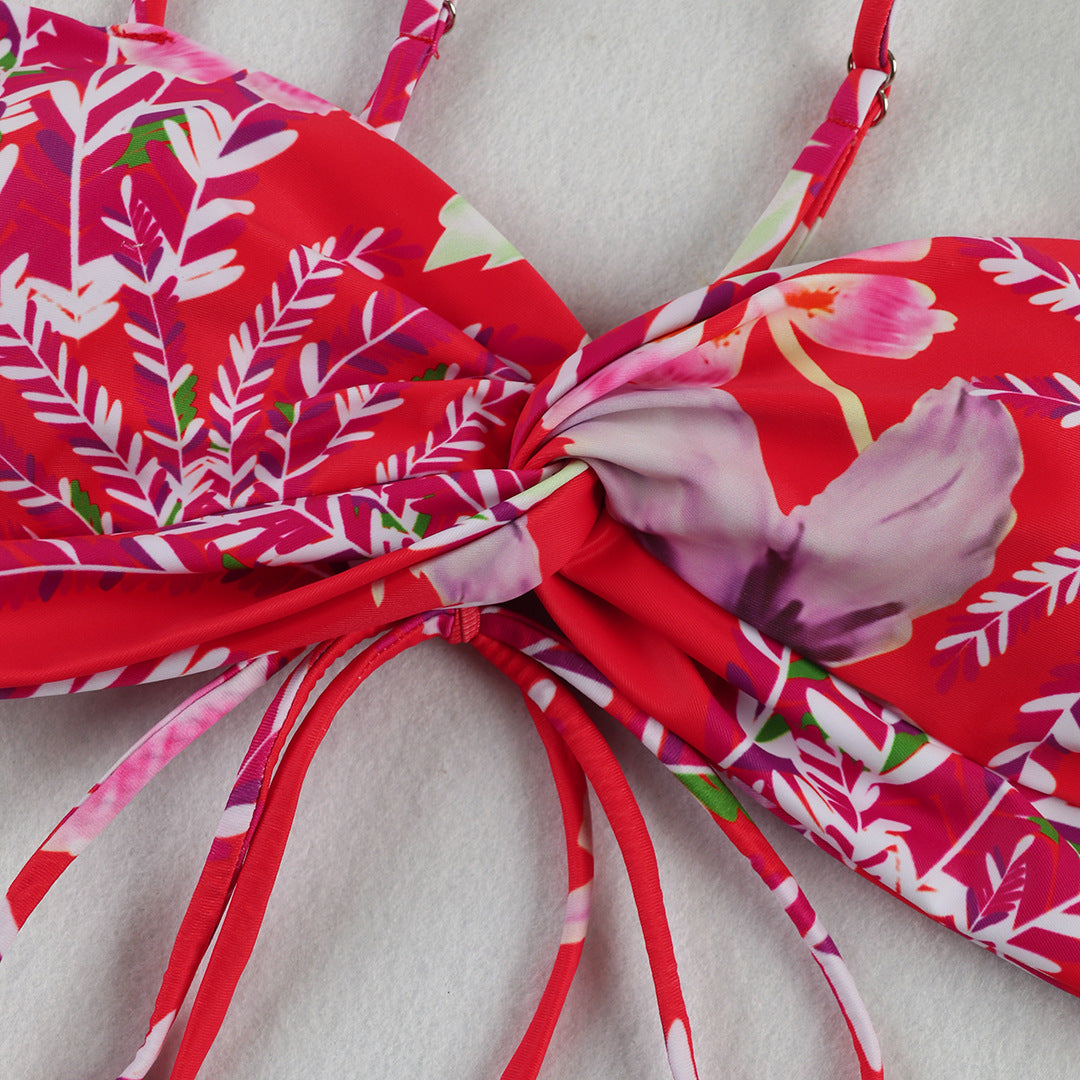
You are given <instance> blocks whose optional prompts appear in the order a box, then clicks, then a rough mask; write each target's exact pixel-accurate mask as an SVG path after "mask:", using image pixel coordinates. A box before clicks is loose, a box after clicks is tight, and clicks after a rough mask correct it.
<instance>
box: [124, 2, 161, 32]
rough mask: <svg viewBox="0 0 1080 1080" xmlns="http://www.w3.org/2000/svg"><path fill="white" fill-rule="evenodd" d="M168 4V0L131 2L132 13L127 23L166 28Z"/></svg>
mask: <svg viewBox="0 0 1080 1080" xmlns="http://www.w3.org/2000/svg"><path fill="white" fill-rule="evenodd" d="M167 4H168V0H131V11H130V13H129V14H128V20H127V21H128V22H132V23H149V24H151V25H153V26H164V25H165V7H166V5H167Z"/></svg>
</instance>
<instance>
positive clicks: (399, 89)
mask: <svg viewBox="0 0 1080 1080" xmlns="http://www.w3.org/2000/svg"><path fill="white" fill-rule="evenodd" d="M456 18H457V8H456V7H455V6H454V3H453V0H408V3H407V4H406V6H405V14H404V15H403V16H402V18H401V28H400V30H399V31H398V38H397V40H396V41H395V42H394V44H393V46H392V47H391V49H390V54H389V55H388V56H387V58H386V66H385V67H384V68H383V73H382V77H381V78H380V79H379V85H378V86H376V87H375V92H374V93H373V94H372V95H371V98H370V99H369V101H368V103H367V105H366V106H365V107H364V111H363V112H362V113H361V114H360V119H361V120H363V121H364V123H366V124H367V125H368V126H369V127H372V128H374V129H375V130H376V131H378V132H379V133H380V134H381V135H385V136H386V137H387V138H388V139H396V138H397V134H398V129H399V128H400V127H401V121H402V119H403V118H404V116H405V110H406V109H407V108H408V107H409V99H410V98H411V97H412V92H413V90H414V89H415V88H416V84H417V82H418V81H419V79H420V76H421V75H423V73H424V69H425V68H426V67H427V66H428V63H429V62H430V61H431V58H432V57H434V56H438V55H439V53H438V47H439V41H440V39H441V38H442V36H443V35H444V34H446V33H449V31H450V29H451V28H452V27H453V25H454V20H455V19H456Z"/></svg>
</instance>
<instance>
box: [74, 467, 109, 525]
mask: <svg viewBox="0 0 1080 1080" xmlns="http://www.w3.org/2000/svg"><path fill="white" fill-rule="evenodd" d="M71 509H72V510H74V511H75V513H76V514H78V515H79V517H81V518H82V519H83V521H85V522H86V524H87V525H89V526H90V528H91V529H93V530H94V532H96V533H98V534H99V535H100V534H101V533H102V532H103V529H102V527H101V507H99V506H98V505H97V504H96V503H94V502H92V501H91V499H90V496H89V494H88V493H87V492H85V491H83V489H82V485H81V484H80V483H79V481H78V480H72V481H71Z"/></svg>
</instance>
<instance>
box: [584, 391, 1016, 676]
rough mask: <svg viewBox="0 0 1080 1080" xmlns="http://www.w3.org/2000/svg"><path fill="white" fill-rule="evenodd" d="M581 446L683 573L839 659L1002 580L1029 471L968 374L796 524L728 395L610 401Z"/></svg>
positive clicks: (797, 643) (885, 642)
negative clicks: (1000, 552) (984, 582)
mask: <svg viewBox="0 0 1080 1080" xmlns="http://www.w3.org/2000/svg"><path fill="white" fill-rule="evenodd" d="M635 397H636V398H637V399H638V400H637V401H634V400H633V399H634V398H635ZM665 403H666V407H665ZM605 404H606V405H607V406H608V407H607V408H606V409H605V408H603V407H602V406H603V405H605ZM661 431H662V432H663V437H662V438H661V437H660V435H661ZM569 449H570V452H571V453H573V454H574V455H575V456H581V457H584V458H587V459H588V460H589V463H590V465H591V466H592V467H593V468H594V469H595V470H596V471H597V473H598V474H599V475H600V478H601V480H602V481H603V483H604V488H605V491H606V493H607V501H608V507H609V509H610V510H611V512H612V513H613V514H614V515H615V516H616V517H618V518H619V519H620V520H622V521H624V522H626V523H627V524H628V525H630V526H631V527H633V528H634V529H635V530H636V531H637V533H638V535H639V537H640V539H641V541H642V543H643V544H644V545H645V546H646V547H647V548H649V550H651V551H652V552H654V553H655V554H656V555H657V556H658V557H659V558H660V559H662V560H663V561H664V562H666V563H667V564H668V565H669V566H671V567H672V568H673V569H674V570H675V571H676V572H677V573H678V574H679V575H680V576H681V577H682V578H683V579H684V580H686V581H688V582H689V583H690V584H691V585H693V586H694V587H695V588H696V589H698V590H699V591H700V592H702V593H703V594H704V595H705V596H708V597H709V598H710V599H711V600H713V601H715V602H716V603H717V604H719V605H720V606H721V607H724V608H726V609H727V610H728V611H731V612H732V613H733V614H735V615H737V616H738V617H739V618H741V619H743V620H745V621H746V622H748V623H750V624H752V625H753V626H755V627H757V628H758V629H759V630H761V631H762V632H763V633H766V634H769V635H770V636H772V637H775V638H777V639H779V640H780V641H783V642H785V643H786V644H788V645H790V646H791V647H792V648H794V649H796V650H798V651H799V652H801V653H804V654H806V655H808V656H812V657H814V658H816V659H818V660H820V661H821V662H823V663H830V664H842V663H850V662H852V661H855V660H861V659H863V658H865V657H868V656H872V655H874V654H876V653H880V652H885V651H887V650H890V649H895V648H897V647H898V646H900V645H902V644H903V643H904V642H906V641H907V640H908V639H909V638H910V636H911V630H912V620H913V619H916V618H918V617H919V616H920V615H924V614H926V613H927V612H930V611H935V610H937V609H939V608H942V607H945V606H946V605H948V604H951V603H953V602H955V601H956V600H957V599H959V597H960V596H961V595H962V594H963V593H964V592H966V591H967V590H968V589H969V588H970V587H971V586H972V585H974V584H975V583H976V582H977V581H979V580H981V579H982V578H984V577H986V576H987V574H989V573H990V571H991V569H992V567H993V562H994V557H995V554H996V551H997V547H998V545H999V544H1000V542H1001V540H1002V539H1003V537H1004V536H1005V535H1006V533H1007V532H1008V531H1009V529H1010V528H1011V527H1012V524H1013V521H1014V519H1015V513H1014V511H1013V508H1012V504H1011V502H1010V495H1011V492H1012V489H1013V487H1014V486H1015V484H1016V481H1017V480H1018V479H1019V477H1020V474H1021V472H1022V469H1023V463H1022V457H1021V451H1020V442H1019V437H1018V435H1017V433H1016V428H1015V426H1014V424H1013V422H1012V419H1011V418H1010V416H1009V414H1008V412H1007V411H1006V409H1005V408H1004V407H1003V406H1001V404H1000V403H999V402H994V401H993V399H990V398H986V397H980V396H977V395H976V394H974V393H973V392H972V388H971V387H970V385H969V384H968V383H966V382H964V381H963V380H962V379H959V378H957V379H953V380H952V381H951V382H950V383H949V384H948V385H947V386H945V387H944V388H942V389H940V390H929V391H927V392H926V393H925V394H923V395H922V397H921V398H919V400H918V401H917V402H916V403H915V406H914V408H913V409H912V411H911V413H910V415H909V416H908V417H907V419H905V420H904V421H903V422H902V423H899V424H896V425H894V426H893V427H891V428H889V429H888V430H887V431H885V432H884V433H883V434H882V435H881V436H880V437H879V438H878V439H877V440H876V441H874V442H872V443H871V444H870V445H869V446H868V447H867V448H866V449H865V450H864V451H863V452H862V453H861V454H860V455H859V456H858V457H857V458H856V459H855V461H854V462H852V464H851V465H850V466H849V467H848V468H847V469H846V470H845V471H844V472H843V473H841V474H840V475H839V476H838V477H836V478H835V479H834V480H833V481H832V482H831V483H830V484H829V485H828V486H827V487H826V488H825V490H824V491H822V492H821V493H820V494H818V495H816V496H815V497H814V498H813V499H811V501H810V503H809V504H808V505H806V506H798V507H795V509H794V510H792V512H791V513H790V514H787V515H785V514H783V513H781V511H780V509H779V507H778V506H777V503H776V497H775V494H774V492H773V487H772V483H771V481H770V479H769V476H768V474H767V472H766V470H765V465H764V462H763V460H762V456H761V448H760V445H759V443H758V439H757V431H756V429H755V427H754V424H753V421H752V420H751V419H750V418H749V417H748V416H747V415H746V414H745V413H744V412H743V411H742V409H741V408H740V406H739V404H738V402H736V401H735V399H734V398H733V397H731V395H729V394H728V393H726V392H725V391H723V390H719V389H710V390H704V389H702V390H685V391H668V392H666V393H664V392H659V391H652V392H648V391H643V392H640V393H638V394H634V393H626V394H624V395H622V396H621V397H620V398H616V399H615V400H614V401H609V402H607V403H598V404H597V406H595V407H594V408H593V409H591V410H588V412H587V414H586V415H585V416H583V418H582V423H581V424H580V425H577V426H575V427H573V428H572V442H571V444H570V448H569Z"/></svg>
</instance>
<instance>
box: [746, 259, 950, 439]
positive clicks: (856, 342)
mask: <svg viewBox="0 0 1080 1080" xmlns="http://www.w3.org/2000/svg"><path fill="white" fill-rule="evenodd" d="M935 299H936V297H935V296H934V293H933V290H932V289H930V288H929V287H928V286H926V285H924V284H923V283H922V282H921V281H913V280H911V279H910V278H904V277H896V276H893V275H889V274H806V275H804V276H801V277H796V278H790V279H788V280H787V281H781V282H779V283H778V284H776V285H774V286H772V287H771V288H769V289H765V290H764V291H762V292H761V293H759V294H757V295H756V296H753V297H751V299H750V301H749V303H748V304H747V318H748V319H750V318H753V319H754V320H756V319H759V318H761V317H764V318H765V320H766V322H767V324H768V327H769V331H770V333H771V334H772V337H773V340H774V341H775V342H776V346H777V348H779V350H780V351H781V352H782V353H783V354H784V356H785V357H786V358H787V360H788V362H789V363H790V364H791V366H792V367H793V368H795V370H796V371H797V372H799V374H800V375H802V376H803V378H805V379H806V380H807V381H808V382H811V383H813V384H814V385H815V386H819V387H821V388H822V389H823V390H827V391H828V392H829V393H830V394H832V395H833V397H835V398H836V401H837V404H838V405H839V406H840V410H841V412H842V414H843V417H844V420H845V422H846V424H847V427H848V431H849V432H850V433H851V439H852V442H854V444H855V449H856V450H858V451H860V452H861V451H863V450H865V449H866V448H867V447H868V446H869V445H870V443H871V442H872V441H873V436H872V435H871V433H870V425H869V424H868V423H867V420H866V412H865V410H864V409H863V405H862V402H861V401H860V400H859V398H858V396H857V395H856V394H855V393H854V391H852V390H850V389H848V388H847V387H845V386H841V385H840V384H839V383H837V382H835V381H834V380H833V379H831V378H830V377H829V376H828V375H827V374H826V373H825V372H824V371H823V370H822V369H821V367H820V366H819V365H818V363H817V362H816V361H815V360H814V359H813V358H812V357H811V356H810V355H809V353H808V352H807V351H806V349H805V348H804V346H803V343H802V341H801V340H800V339H799V335H797V334H796V333H795V328H797V329H798V330H799V331H800V333H801V334H802V335H803V336H804V337H805V338H808V339H809V340H810V341H812V342H815V343H817V344H819V345H824V346H825V347H826V348H829V349H839V350H842V351H844V352H851V353H858V354H861V355H864V356H880V357H885V358H888V359H892V360H910V359H911V358H912V357H913V356H915V354H916V353H919V352H922V350H923V349H925V348H926V347H927V346H928V345H929V344H930V342H931V341H932V340H933V338H934V335H935V334H941V333H945V332H947V331H949V330H951V329H952V328H953V326H954V325H955V324H956V316H955V315H953V314H952V313H951V312H948V311H942V310H941V309H939V308H935V307H933V306H932V305H933V304H934V301H935Z"/></svg>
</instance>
